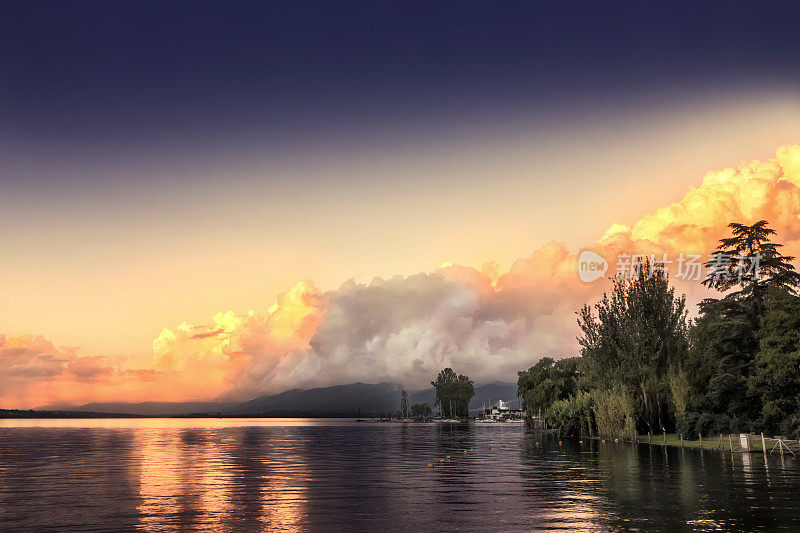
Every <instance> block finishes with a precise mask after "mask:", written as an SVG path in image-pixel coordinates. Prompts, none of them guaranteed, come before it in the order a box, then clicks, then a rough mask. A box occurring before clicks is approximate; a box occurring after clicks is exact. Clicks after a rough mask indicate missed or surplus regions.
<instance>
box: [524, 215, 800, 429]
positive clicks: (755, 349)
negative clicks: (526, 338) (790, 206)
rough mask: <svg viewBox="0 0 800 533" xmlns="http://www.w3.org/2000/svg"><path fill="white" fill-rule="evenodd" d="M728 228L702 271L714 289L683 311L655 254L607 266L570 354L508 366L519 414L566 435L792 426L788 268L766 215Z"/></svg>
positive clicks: (795, 376)
mask: <svg viewBox="0 0 800 533" xmlns="http://www.w3.org/2000/svg"><path fill="white" fill-rule="evenodd" d="M729 228H730V229H731V235H730V236H729V237H726V238H723V239H721V240H720V241H719V246H718V248H717V250H716V251H715V252H714V253H713V254H712V257H711V259H710V260H709V261H708V262H707V263H706V265H705V266H706V267H707V277H706V278H705V280H703V284H704V285H706V286H707V287H710V288H712V289H716V290H717V291H719V292H720V293H721V294H720V297H718V298H707V299H705V300H703V301H702V302H700V304H699V307H698V316H697V317H696V318H695V319H693V320H690V319H689V318H688V311H687V309H686V299H685V296H683V295H681V296H678V295H676V294H675V289H674V288H673V287H671V286H670V284H669V280H668V276H667V272H666V269H663V268H659V265H657V264H650V263H649V262H648V261H644V262H643V263H642V264H641V268H640V271H639V272H638V274H639V275H637V276H633V277H625V278H614V279H613V280H612V281H613V285H612V288H611V290H610V292H609V293H606V294H604V295H603V297H602V298H601V299H600V301H599V302H597V303H596V304H595V305H593V306H589V305H584V307H583V308H581V309H580V310H579V311H578V312H577V315H578V325H579V326H580V331H581V334H580V336H579V337H578V341H579V345H580V356H578V357H572V358H568V359H561V360H558V361H555V360H553V359H551V358H547V357H545V358H542V359H541V360H540V361H539V362H537V363H536V364H535V365H534V366H532V367H531V368H530V369H529V370H527V371H523V372H519V379H518V382H517V388H518V394H519V396H520V397H521V398H522V400H523V402H524V405H525V406H526V409H527V411H528V413H529V415H537V414H539V413H541V414H542V416H546V418H547V421H548V424H549V425H550V427H554V428H557V429H559V431H561V432H562V433H564V434H574V435H606V436H624V437H634V436H636V435H638V434H643V433H647V432H651V433H660V432H662V431H666V432H672V431H677V432H680V433H682V434H684V435H687V436H692V435H694V436H696V435H697V434H699V433H702V434H703V435H709V434H717V433H729V432H733V433H737V432H744V431H747V432H764V433H768V434H781V435H786V436H791V437H793V438H797V437H798V436H800V298H799V297H798V294H797V288H798V285H800V274H798V273H797V272H796V271H795V269H794V266H793V265H792V260H793V259H794V258H793V257H791V256H787V255H783V254H782V253H781V251H780V248H781V246H782V245H781V244H777V243H775V242H772V237H773V236H774V235H775V231H774V230H772V229H771V228H770V227H769V226H768V224H767V222H766V221H764V220H762V221H759V222H756V223H755V224H753V225H749V226H748V225H743V224H738V223H732V224H730V225H729Z"/></svg>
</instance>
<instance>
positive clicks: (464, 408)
mask: <svg viewBox="0 0 800 533" xmlns="http://www.w3.org/2000/svg"><path fill="white" fill-rule="evenodd" d="M431 385H433V387H434V388H435V389H436V405H438V406H439V410H440V411H441V413H442V416H444V417H445V418H454V417H460V418H466V417H468V416H469V402H470V400H472V397H473V396H475V386H474V383H473V382H472V380H471V379H469V378H468V377H467V376H465V375H463V374H456V373H455V371H454V370H453V369H452V368H445V369H444V370H442V371H441V372H439V375H438V376H437V377H436V381H431Z"/></svg>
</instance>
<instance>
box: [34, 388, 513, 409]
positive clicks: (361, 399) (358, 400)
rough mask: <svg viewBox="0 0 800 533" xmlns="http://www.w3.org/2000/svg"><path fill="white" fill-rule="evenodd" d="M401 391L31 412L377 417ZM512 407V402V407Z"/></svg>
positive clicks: (414, 395)
mask: <svg viewBox="0 0 800 533" xmlns="http://www.w3.org/2000/svg"><path fill="white" fill-rule="evenodd" d="M401 390H402V387H401V386H400V385H397V384H394V383H375V384H371V383H361V382H359V383H350V384H349V385H335V386H332V387H320V388H315V389H307V390H305V389H293V390H289V391H286V392H282V393H280V394H273V395H267V396H259V397H258V398H254V399H252V400H249V401H246V402H140V403H123V402H109V403H100V402H94V403H87V404H85V405H81V406H77V407H67V406H63V405H48V406H43V407H39V408H37V409H49V410H59V411H72V412H79V413H89V412H91V413H125V414H130V415H138V416H187V415H192V414H205V415H221V416H278V417H287V416H288V417H291V416H297V417H305V416H340V417H346V416H359V415H361V416H364V417H367V416H379V415H380V414H381V413H383V414H389V413H394V412H396V411H397V410H398V409H399V408H400V391H401ZM435 396H436V395H435V392H434V390H433V388H430V389H425V390H421V391H409V393H408V399H409V403H410V404H415V403H427V404H428V405H430V406H431V407H433V405H434V400H435ZM516 398H517V386H516V384H514V383H507V382H502V381H495V382H494V383H489V384H486V385H480V386H477V387H475V397H474V398H473V399H472V401H471V402H470V404H469V406H470V409H480V408H481V407H482V406H483V405H484V404H485V405H486V406H489V405H490V402H494V403H497V400H504V401H507V402H508V401H512V400H513V401H516ZM515 405H516V403H515Z"/></svg>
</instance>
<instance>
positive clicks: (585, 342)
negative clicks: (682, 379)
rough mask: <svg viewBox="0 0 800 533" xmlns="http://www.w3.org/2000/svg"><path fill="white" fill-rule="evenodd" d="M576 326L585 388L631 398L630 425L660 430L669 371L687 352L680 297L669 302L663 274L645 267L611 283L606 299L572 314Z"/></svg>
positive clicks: (666, 402) (664, 417) (666, 403)
mask: <svg viewBox="0 0 800 533" xmlns="http://www.w3.org/2000/svg"><path fill="white" fill-rule="evenodd" d="M578 325H579V326H580V328H581V331H582V333H583V334H582V336H580V337H579V338H578V341H579V343H580V346H581V355H582V356H583V359H584V364H585V372H586V382H587V383H589V384H591V387H592V388H593V389H595V390H597V391H599V392H600V393H602V394H606V395H607V394H611V393H612V392H614V393H615V394H617V395H622V396H625V397H626V398H627V397H629V398H631V399H632V401H633V405H634V411H635V412H636V416H635V420H636V422H637V423H643V424H645V425H646V426H647V428H648V429H649V430H650V431H653V430H655V429H656V428H658V429H660V430H663V429H665V427H666V424H667V423H668V421H667V416H668V414H669V413H668V406H669V399H670V396H671V395H670V389H669V384H668V372H669V368H670V367H672V366H677V365H679V364H681V362H682V361H683V359H684V358H685V355H686V351H687V348H688V323H687V312H686V302H685V296H681V297H676V296H675V289H674V288H672V287H670V285H669V281H668V278H667V273H666V271H665V270H662V271H657V270H656V269H654V268H653V267H652V265H650V263H649V261H645V262H643V263H642V264H641V268H640V269H639V272H638V274H637V275H636V276H632V277H618V278H615V279H614V280H613V287H612V290H611V295H610V296H609V295H608V294H603V297H602V299H601V300H600V301H599V302H598V303H597V304H595V306H594V308H591V307H589V306H588V305H584V306H583V308H582V309H581V310H580V311H579V312H578ZM639 413H641V415H640V414H639Z"/></svg>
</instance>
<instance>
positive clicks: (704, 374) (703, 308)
mask: <svg viewBox="0 0 800 533" xmlns="http://www.w3.org/2000/svg"><path fill="white" fill-rule="evenodd" d="M756 333H757V330H756V329H755V327H754V324H753V321H752V316H751V313H750V308H749V306H748V305H747V303H746V302H744V301H741V300H735V299H731V298H724V299H722V300H716V299H713V298H708V299H706V300H703V301H702V302H701V303H700V316H699V317H698V318H697V320H696V321H695V323H694V325H693V327H692V330H691V333H690V349H689V353H688V355H687V359H686V362H685V364H684V365H683V369H684V371H685V372H686V378H687V380H688V382H689V394H688V404H687V413H688V416H689V417H690V418H692V417H693V418H696V422H695V424H694V427H693V428H690V427H684V429H686V430H688V431H696V432H710V433H720V432H724V433H727V432H730V431H736V430H738V429H741V428H740V427H738V426H739V424H740V423H741V422H743V421H746V420H753V419H754V418H755V417H757V416H758V413H759V411H760V407H759V400H758V398H757V397H753V396H751V395H748V387H747V383H748V376H749V374H750V370H751V368H752V364H753V358H754V356H755V354H756V353H757V352H758V339H757V337H756ZM703 415H705V416H703ZM752 429H755V428H752Z"/></svg>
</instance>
